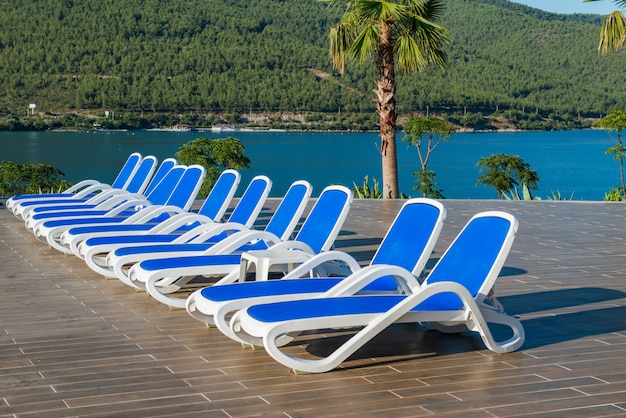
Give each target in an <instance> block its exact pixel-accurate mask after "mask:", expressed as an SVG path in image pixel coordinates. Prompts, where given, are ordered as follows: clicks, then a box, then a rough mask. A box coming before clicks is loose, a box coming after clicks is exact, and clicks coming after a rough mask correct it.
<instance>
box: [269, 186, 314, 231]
mask: <svg viewBox="0 0 626 418" xmlns="http://www.w3.org/2000/svg"><path fill="white" fill-rule="evenodd" d="M312 190H313V187H312V186H311V184H310V183H309V182H307V181H304V180H299V181H296V182H294V183H293V184H292V185H291V186H290V187H289V190H287V193H285V197H283V199H282V200H281V202H280V205H278V207H277V208H276V211H275V212H274V215H272V218H271V219H270V221H269V222H268V223H267V226H266V227H265V230H266V231H267V232H271V233H272V234H274V235H276V236H277V237H280V239H281V240H282V241H286V240H288V239H289V238H290V237H291V234H292V233H293V231H294V229H296V225H297V224H298V222H299V221H300V216H302V212H304V208H306V205H307V203H308V201H309V197H311V192H312Z"/></svg>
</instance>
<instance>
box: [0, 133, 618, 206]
mask: <svg viewBox="0 0 626 418" xmlns="http://www.w3.org/2000/svg"><path fill="white" fill-rule="evenodd" d="M225 136H234V137H236V138H239V139H240V140H241V141H242V143H243V144H244V146H245V147H246V155H247V156H248V158H250V160H251V162H252V163H251V167H252V170H251V171H249V172H248V171H244V172H243V173H242V174H243V179H244V181H247V180H249V179H250V178H252V177H253V176H254V175H257V174H265V175H268V176H269V177H270V178H271V179H272V180H273V182H274V187H273V189H272V194H271V195H272V196H280V195H281V194H283V193H284V192H285V191H286V189H287V188H288V187H289V184H291V182H293V181H294V180H297V179H306V180H308V181H310V182H311V183H312V184H313V186H314V188H315V192H314V193H315V194H317V193H319V191H321V189H323V188H324V187H325V186H326V185H329V184H344V185H346V186H352V184H353V182H355V183H357V184H359V185H360V184H362V182H363V177H364V176H366V175H369V176H370V178H372V177H375V178H379V179H380V177H381V174H380V170H381V169H380V155H379V154H378V150H377V147H376V143H377V140H378V135H377V134H375V133H296V132H263V133H257V132H230V133H220V134H217V133H212V132H162V131H159V132H156V131H135V132H89V133H86V132H85V133H77V132H0V160H7V161H15V162H20V163H26V162H28V163H44V164H51V165H53V166H55V167H57V168H59V169H61V171H63V172H64V173H65V175H66V179H67V180H68V181H71V182H76V181H78V180H80V179H84V178H96V179H99V180H103V181H107V182H110V181H112V179H113V178H114V176H115V174H116V173H117V171H118V169H119V167H120V166H121V164H122V163H123V161H124V160H125V159H126V157H127V156H128V154H130V153H131V152H133V151H139V152H141V153H143V154H146V155H147V154H154V155H156V156H157V157H159V159H164V158H166V157H169V156H172V155H173V154H174V153H175V152H176V151H177V150H178V148H179V147H180V146H181V145H182V144H184V143H186V142H188V141H190V140H191V139H194V138H197V137H208V138H218V137H225ZM401 137H402V135H401V134H399V135H398V166H399V170H398V171H399V173H398V174H399V179H400V190H401V191H402V192H403V193H405V194H407V195H411V196H416V193H415V192H413V191H412V188H413V185H414V184H415V181H414V178H413V177H412V173H413V172H415V171H417V170H419V159H418V157H417V153H416V150H415V148H407V146H406V143H404V142H401V141H400V138H401ZM613 144H614V142H613V140H612V139H611V138H610V137H609V135H608V134H607V133H606V132H605V131H599V130H583V131H553V132H505V133H459V134H455V135H453V136H452V138H451V139H450V140H449V141H448V142H444V143H442V144H441V145H440V146H439V147H438V148H437V149H436V150H435V151H434V153H433V155H432V157H431V161H430V162H429V165H428V168H429V169H431V170H433V171H435V172H436V173H437V181H438V183H439V184H438V188H440V189H442V190H443V193H444V195H445V196H446V197H447V198H449V199H490V198H495V191H494V190H493V189H491V188H488V187H485V186H476V179H477V177H478V176H479V175H480V173H479V171H478V168H477V167H476V162H477V161H478V159H479V158H481V157H486V156H488V155H490V154H494V153H505V154H514V155H519V156H521V157H522V158H523V159H524V161H526V162H527V163H529V164H530V166H531V168H532V169H534V170H536V171H537V172H538V174H539V176H540V177H541V181H540V182H539V190H538V191H536V192H535V195H537V196H540V197H542V198H547V197H549V196H551V195H552V192H557V191H559V192H560V193H561V195H563V196H566V197H569V196H570V195H571V194H572V193H574V198H575V199H580V200H602V198H603V197H604V193H605V192H607V191H608V190H609V189H610V188H612V187H616V186H617V185H618V184H619V171H618V164H617V162H616V161H614V160H613V158H612V157H611V156H607V155H605V154H604V151H605V150H606V149H607V148H608V147H610V146H612V145H613ZM241 190H243V187H242V188H241ZM241 190H240V192H239V194H240V193H241Z"/></svg>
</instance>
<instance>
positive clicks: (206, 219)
mask: <svg viewBox="0 0 626 418" xmlns="http://www.w3.org/2000/svg"><path fill="white" fill-rule="evenodd" d="M239 180H240V175H239V173H238V172H237V171H235V170H225V171H223V172H222V173H221V174H220V176H219V178H218V179H217V181H216V183H215V184H214V186H213V188H212V189H211V192H210V193H209V195H208V196H207V197H206V199H205V200H204V202H203V204H202V206H201V207H200V209H199V210H198V212H181V213H179V214H177V215H175V216H172V217H170V218H168V219H165V220H163V221H162V222H156V223H155V222H146V223H138V222H137V223H133V224H124V223H121V224H113V225H88V226H79V227H76V228H71V229H68V230H66V231H65V232H63V234H62V235H61V239H60V241H61V244H63V245H65V246H66V247H67V248H68V249H69V250H70V252H72V253H73V254H75V255H76V256H78V257H79V258H81V259H83V258H84V253H85V252H86V251H87V250H88V249H89V245H87V244H86V241H87V240H90V242H92V243H93V244H94V245H100V244H103V243H107V244H109V245H110V246H111V247H112V248H115V247H116V245H115V244H116V243H117V244H119V243H131V242H137V243H141V242H144V241H147V242H150V239H151V237H152V236H153V235H157V234H160V235H168V236H170V237H172V239H173V238H176V237H178V236H179V235H180V234H183V233H190V234H193V232H191V230H192V229H194V228H197V227H199V226H201V225H203V226H204V228H207V229H208V228H210V227H212V226H215V224H217V223H218V222H221V220H222V217H223V216H224V214H225V213H226V210H227V209H228V206H229V204H230V202H231V201H232V199H233V197H234V194H235V191H236V188H237V186H238V184H239ZM251 186H252V187H250V186H249V187H248V189H247V190H246V192H245V193H244V196H246V193H247V195H248V196H247V197H246V199H247V200H249V201H244V203H243V204H242V205H241V207H240V208H239V209H240V210H239V211H237V213H236V214H235V212H233V214H232V215H231V217H232V216H233V215H235V219H237V220H238V221H239V222H242V223H250V224H251V223H252V222H253V221H254V217H256V216H257V214H258V212H259V211H260V210H261V206H262V205H263V203H264V202H265V199H266V198H267V195H268V194H269V191H270V188H271V181H270V180H269V179H268V178H267V177H265V176H259V177H256V178H255V179H253V181H252V182H251ZM240 203H241V201H240ZM237 206H240V205H237ZM236 209H237V208H235V210H236ZM94 240H95V241H94Z"/></svg>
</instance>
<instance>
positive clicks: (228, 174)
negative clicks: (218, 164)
mask: <svg viewBox="0 0 626 418" xmlns="http://www.w3.org/2000/svg"><path fill="white" fill-rule="evenodd" d="M240 180H241V175H240V174H239V172H237V171H236V170H224V171H222V173H221V174H220V176H219V177H218V179H217V181H216V182H215V184H214V185H213V187H212V188H211V191H210V192H209V195H208V196H207V197H206V199H205V200H204V203H203V204H202V207H201V208H200V210H199V211H198V213H200V214H202V215H204V216H207V217H208V218H210V219H213V220H214V221H215V222H220V221H221V220H222V217H223V216H224V213H226V209H228V205H229V204H230V201H231V200H232V199H233V196H235V191H237V186H239V181H240Z"/></svg>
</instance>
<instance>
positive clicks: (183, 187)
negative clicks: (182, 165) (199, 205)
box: [167, 164, 206, 210]
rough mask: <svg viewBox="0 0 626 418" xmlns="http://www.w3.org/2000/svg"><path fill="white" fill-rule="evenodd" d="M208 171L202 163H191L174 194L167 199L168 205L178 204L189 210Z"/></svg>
mask: <svg viewBox="0 0 626 418" xmlns="http://www.w3.org/2000/svg"><path fill="white" fill-rule="evenodd" d="M205 174H206V171H205V169H204V167H202V166H201V165H196V164H194V165H190V166H189V167H187V169H186V170H185V173H184V174H183V175H182V177H181V178H180V181H179V182H178V184H176V187H175V188H174V190H173V192H172V194H171V195H170V197H169V198H168V199H167V205H170V206H178V207H179V208H182V209H184V210H189V209H190V208H191V205H192V204H193V201H194V200H195V198H196V196H197V195H198V192H199V191H200V187H202V182H203V180H204V176H205Z"/></svg>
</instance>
